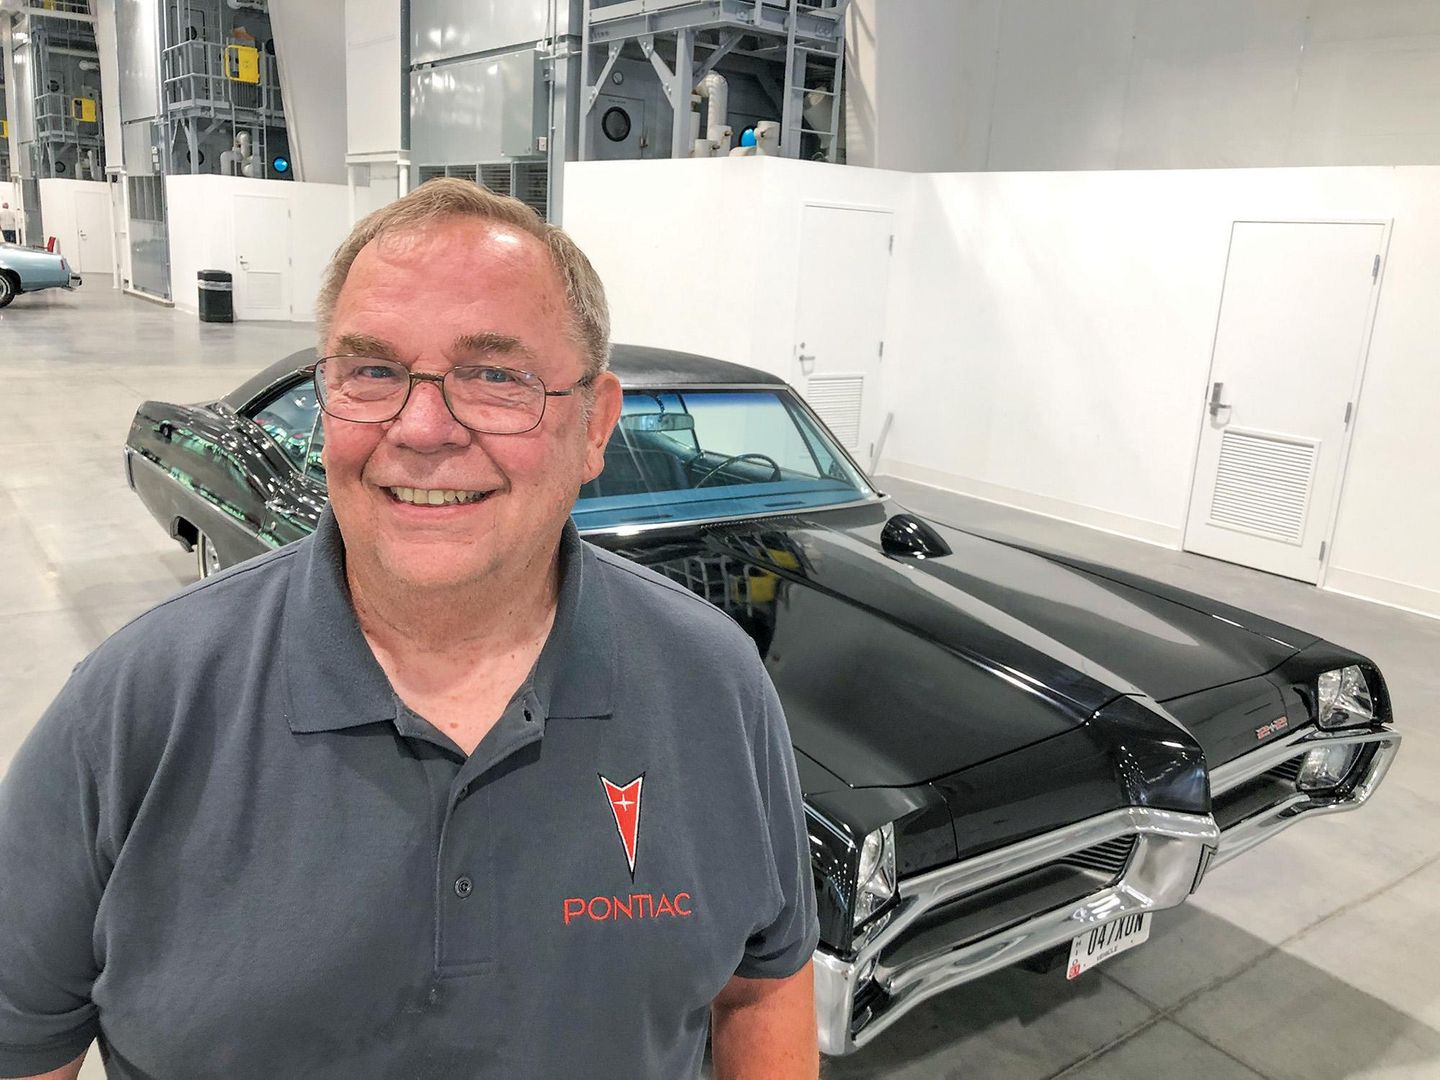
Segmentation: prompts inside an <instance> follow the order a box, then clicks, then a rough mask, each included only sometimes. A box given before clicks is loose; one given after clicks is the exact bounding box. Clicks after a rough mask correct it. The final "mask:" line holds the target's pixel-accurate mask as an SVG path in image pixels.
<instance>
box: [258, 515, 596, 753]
mask: <svg viewBox="0 0 1440 1080" xmlns="http://www.w3.org/2000/svg"><path fill="white" fill-rule="evenodd" d="M560 567H561V577H560V595H559V598H558V602H557V605H556V610H555V623H554V625H553V626H552V628H551V630H550V636H549V638H547V639H546V642H545V646H544V648H543V649H542V650H541V653H540V658H539V660H538V661H537V662H536V665H535V669H534V671H533V672H532V673H531V677H530V679H529V680H527V681H528V683H529V684H530V686H531V688H532V689H533V692H534V694H535V697H536V700H537V701H538V703H539V704H540V706H541V708H542V710H543V711H544V713H545V715H546V716H547V717H549V718H554V717H567V718H568V717H601V716H609V715H611V712H612V702H613V693H614V670H615V655H616V654H615V635H614V627H613V626H612V625H611V614H610V608H611V605H610V598H609V595H608V590H607V589H606V587H605V581H604V579H603V576H602V574H601V571H600V560H599V558H598V557H597V556H596V555H595V552H594V551H593V550H592V549H591V548H590V546H589V545H588V544H586V543H585V542H583V541H582V540H581V539H580V535H579V533H578V532H577V531H576V529H575V525H574V522H571V521H567V522H566V523H565V531H564V533H563V535H562V537H561V541H560ZM281 642H282V645H283V648H284V653H285V670H286V676H287V678H288V682H289V701H290V709H289V715H288V717H287V719H288V721H289V724H290V729H291V730H292V731H295V732H300V733H309V732H321V731H340V730H344V729H346V728H353V727H358V726H360V725H362V724H373V723H377V722H381V721H391V722H394V721H395V720H396V719H397V718H398V717H399V715H400V702H399V701H398V699H397V697H396V694H395V691H394V689H393V688H392V687H391V686H390V680H389V679H388V678H387V677H386V675H385V671H384V669H383V668H381V667H380V664H379V662H378V661H377V660H376V659H375V654H374V653H373V652H372V651H371V650H370V644H369V642H367V641H366V640H365V635H364V633H363V632H362V631H361V630H360V623H359V621H358V620H357V619H356V618H355V610H354V608H353V607H352V606H351V603H350V588H349V585H348V583H347V582H346V579H345V542H344V538H343V537H342V536H341V533H340V526H339V523H338V522H337V521H336V520H335V515H334V513H333V512H332V511H331V509H330V508H329V507H328V506H327V507H326V508H325V510H324V512H323V513H322V514H321V515H320V521H319V524H318V526H317V527H316V529H315V532H314V534H313V535H311V536H310V537H308V538H307V539H305V540H302V541H301V542H300V543H299V544H298V545H297V551H296V553H295V556H294V561H293V562H292V564H291V570H290V581H289V586H288V592H287V595H286V602H285V614H284V617H283V620H282V626H281Z"/></svg>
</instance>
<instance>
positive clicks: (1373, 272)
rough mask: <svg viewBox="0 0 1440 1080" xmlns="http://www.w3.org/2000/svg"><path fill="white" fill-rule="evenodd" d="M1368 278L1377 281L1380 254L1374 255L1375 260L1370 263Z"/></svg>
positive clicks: (1378, 278) (1378, 277)
mask: <svg viewBox="0 0 1440 1080" xmlns="http://www.w3.org/2000/svg"><path fill="white" fill-rule="evenodd" d="M1370 280H1371V281H1379V280H1380V256H1379V255H1376V256H1375V261H1374V262H1373V263H1371V264H1370Z"/></svg>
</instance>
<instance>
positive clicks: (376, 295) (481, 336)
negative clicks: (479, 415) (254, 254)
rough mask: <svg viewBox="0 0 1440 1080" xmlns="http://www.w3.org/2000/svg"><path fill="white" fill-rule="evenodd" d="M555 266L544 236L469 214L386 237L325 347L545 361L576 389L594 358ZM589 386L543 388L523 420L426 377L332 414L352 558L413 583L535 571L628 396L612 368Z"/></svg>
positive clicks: (544, 369)
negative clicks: (523, 426) (526, 422)
mask: <svg viewBox="0 0 1440 1080" xmlns="http://www.w3.org/2000/svg"><path fill="white" fill-rule="evenodd" d="M570 318H571V316H570V310H569V307H568V305H567V302H566V299H565V289H564V285H563V284H562V282H561V279H560V276H559V274H558V272H557V271H556V270H555V268H554V266H553V265H552V264H551V262H550V258H549V255H548V254H547V252H546V251H545V249H544V247H543V246H542V245H541V244H540V242H539V241H538V240H536V239H535V238H534V237H532V236H530V235H528V234H527V233H524V232H521V231H519V230H517V229H513V228H511V227H509V226H506V225H501V224H496V223H491V222H486V221H480V220H477V219H467V218H456V219H450V220H446V221H442V222H438V223H434V224H431V225H428V226H425V227H422V228H420V229H416V230H413V231H407V232H404V233H402V234H398V235H394V236H388V237H384V238H382V239H380V240H377V241H372V242H371V243H369V244H367V245H366V246H365V247H364V248H363V249H362V250H361V252H360V254H359V255H358V256H357V257H356V259H355V262H354V263H353V264H352V266H351V268H350V273H349V276H348V277H347V278H346V281H345V286H344V288H343V289H342V290H341V292H340V295H339V297H338V298H337V300H336V305H335V312H334V315H333V318H332V320H331V327H330V334H329V339H328V341H327V343H326V349H325V351H326V353H328V354H332V355H333V354H341V353H351V354H358V355H365V356H376V357H381V358H384V359H390V360H396V361H399V362H400V363H402V364H404V365H405V366H406V367H408V368H409V369H410V370H411V371H415V372H432V373H435V374H443V373H445V372H446V371H448V370H450V368H452V367H454V366H456V365H460V364H490V365H495V366H500V367H510V368H519V369H522V370H525V371H530V372H533V373H534V374H536V375H538V376H540V378H541V379H542V380H544V383H545V386H546V388H547V389H551V390H557V389H558V390H563V389H566V388H568V387H570V386H572V385H573V384H574V383H575V382H576V381H577V380H579V379H580V378H582V377H583V376H584V374H585V358H584V355H583V352H582V350H581V349H580V347H579V346H578V345H577V344H576V343H575V341H574V340H573V338H572V336H571V334H570V332H569V330H570V325H571V324H570ZM594 393H595V407H594V410H593V413H592V416H591V419H590V421H589V422H588V423H586V421H585V420H584V419H583V412H582V406H583V403H584V399H583V397H582V394H581V393H580V392H579V391H577V392H576V393H575V394H574V395H572V396H570V397H552V398H547V399H546V404H545V415H544V419H543V420H542V421H541V422H540V424H539V426H538V427H536V428H535V429H534V430H533V431H528V432H525V433H524V434H521V435H482V434H479V433H477V432H474V431H471V430H469V429H468V428H466V427H464V426H463V425H461V424H460V423H459V422H458V421H456V420H455V418H454V417H453V416H452V415H451V414H450V411H449V410H448V409H447V408H446V407H445V402H444V400H443V398H442V397H441V393H440V388H439V387H438V386H436V385H434V384H433V383H417V384H416V385H415V387H414V389H413V390H412V391H411V394H410V399H409V401H408V402H406V405H405V408H404V411H402V412H401V413H400V415H399V416H397V417H396V418H395V419H394V420H391V421H388V422H386V423H383V424H357V423H351V422H348V421H345V420H337V419H336V418H335V417H332V416H329V415H326V416H325V418H324V421H323V422H324V425H325V451H324V453H325V471H326V478H327V483H328V486H329V491H330V502H331V505H332V506H333V507H334V510H335V516H336V518H337V519H338V521H339V522H340V527H341V530H342V531H343V533H344V536H345V547H346V558H347V561H348V562H349V563H350V565H351V568H352V572H354V573H360V574H373V573H379V574H381V575H383V576H385V577H387V578H389V579H391V580H392V581H393V582H394V583H396V584H399V585H402V586H408V587H410V588H420V589H426V588H445V587H454V586H461V585H467V584H475V583H479V582H482V581H485V580H487V579H491V580H493V575H494V574H495V573H496V571H505V570H509V571H513V572H524V571H525V569H526V568H527V566H529V565H530V564H531V563H533V561H534V560H535V559H537V558H538V557H540V556H542V555H544V554H546V553H548V552H549V551H550V550H551V549H552V548H553V545H554V543H555V541H556V540H557V538H558V537H559V535H560V530H561V529H562V528H563V526H564V523H565V519H566V518H567V517H568V516H569V513H570V510H571V507H572V506H573V504H574V501H575V497H576V494H577V493H578V491H579V489H580V485H581V484H583V483H584V482H585V481H587V480H590V479H593V478H594V477H596V476H598V475H599V473H600V470H601V468H602V467H603V464H604V449H605V443H606V440H608V439H609V437H610V431H611V429H612V428H613V427H614V425H615V421H616V418H617V417H618V415H619V412H620V386H619V382H618V380H616V379H615V377H614V376H613V375H610V374H608V373H607V374H605V375H603V376H600V377H599V378H598V379H597V380H596V382H595V386H594ZM395 488H412V489H415V488H419V489H425V490H449V491H460V492H476V493H483V495H484V497H483V498H481V499H479V500H478V501H473V502H467V503H458V504H456V503H450V504H446V505H443V506H417V505H414V504H413V503H411V502H406V501H402V500H401V499H400V498H398V497H397V496H396V494H395V492H394V489H395Z"/></svg>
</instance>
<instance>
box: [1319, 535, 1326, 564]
mask: <svg viewBox="0 0 1440 1080" xmlns="http://www.w3.org/2000/svg"><path fill="white" fill-rule="evenodd" d="M1325 544H1326V541H1324V540H1321V541H1320V561H1321V562H1324V561H1325Z"/></svg>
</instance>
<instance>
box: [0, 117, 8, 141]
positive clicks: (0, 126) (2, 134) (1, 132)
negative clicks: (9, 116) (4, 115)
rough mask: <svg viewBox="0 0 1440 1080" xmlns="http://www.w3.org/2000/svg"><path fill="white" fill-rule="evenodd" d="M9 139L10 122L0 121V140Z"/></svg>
mask: <svg viewBox="0 0 1440 1080" xmlns="http://www.w3.org/2000/svg"><path fill="white" fill-rule="evenodd" d="M8 138H10V121H9V120H0V139H8Z"/></svg>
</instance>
